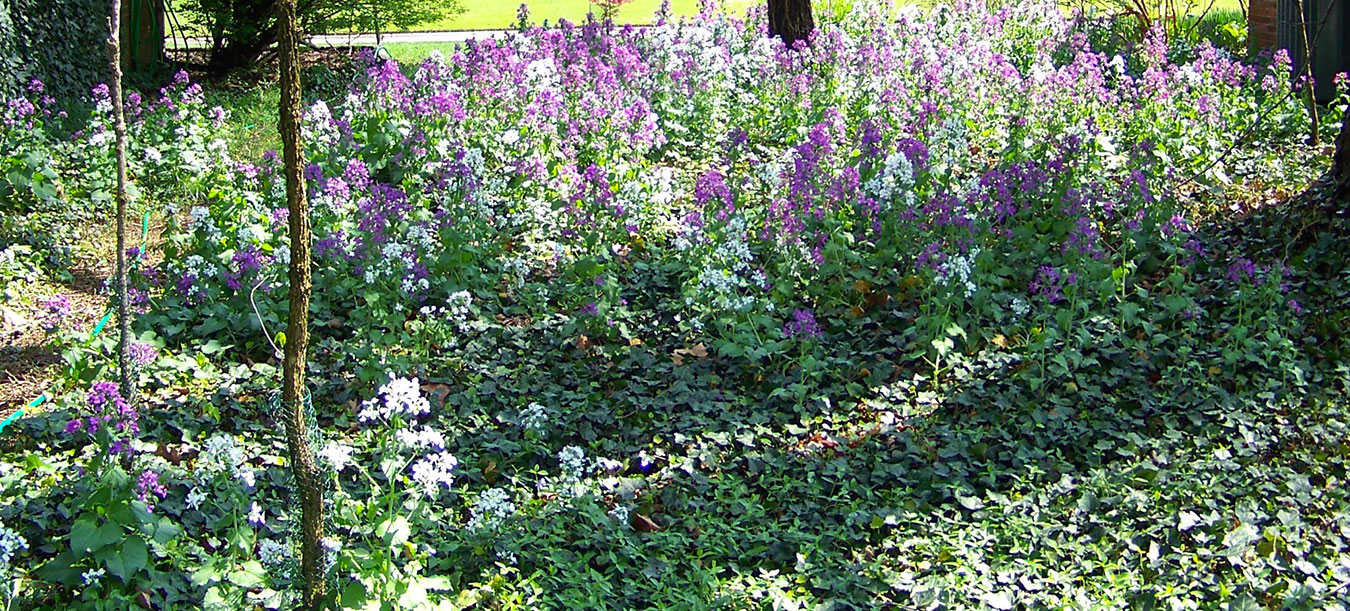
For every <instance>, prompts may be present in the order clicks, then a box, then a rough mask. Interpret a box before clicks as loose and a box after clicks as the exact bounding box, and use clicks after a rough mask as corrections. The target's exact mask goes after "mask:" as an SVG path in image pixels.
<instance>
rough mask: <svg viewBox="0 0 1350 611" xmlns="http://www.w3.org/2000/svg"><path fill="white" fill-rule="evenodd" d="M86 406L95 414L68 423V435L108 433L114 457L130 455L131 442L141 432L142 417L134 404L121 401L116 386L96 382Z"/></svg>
mask: <svg viewBox="0 0 1350 611" xmlns="http://www.w3.org/2000/svg"><path fill="white" fill-rule="evenodd" d="M85 405H86V406H87V407H88V408H89V411H90V412H92V414H91V415H89V416H87V417H83V418H75V419H72V420H71V421H69V422H67V423H66V429H65V430H66V434H67V435H71V434H75V433H79V432H84V433H88V434H89V435H96V434H98V432H99V431H107V432H108V434H109V435H110V436H111V437H112V440H113V441H112V445H111V446H110V447H109V451H110V452H111V453H113V454H123V453H125V454H130V453H131V440H132V438H134V437H135V436H136V435H137V434H138V433H140V431H141V428H140V423H139V417H140V415H139V412H137V411H136V407H135V406H134V405H132V404H131V402H129V401H127V400H126V399H124V398H122V395H121V393H120V392H119V391H118V390H117V384H114V383H112V382H107V381H103V382H95V383H94V385H93V386H91V387H90V388H89V392H88V393H86V394H85Z"/></svg>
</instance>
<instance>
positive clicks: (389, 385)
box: [356, 373, 431, 422]
mask: <svg viewBox="0 0 1350 611" xmlns="http://www.w3.org/2000/svg"><path fill="white" fill-rule="evenodd" d="M429 413H431V402H430V401H427V399H426V397H423V396H422V384H421V383H420V382H418V381H417V378H400V377H395V376H394V374H393V373H390V374H389V381H388V382H385V383H384V385H383V386H380V389H379V390H378V391H377V392H376V394H375V396H374V397H372V398H370V399H366V400H365V401H363V402H362V403H361V411H360V412H358V413H357V415H356V418H357V420H359V421H361V422H370V421H372V420H386V421H387V420H389V419H391V418H393V417H394V416H406V417H416V416H421V415H424V414H429Z"/></svg>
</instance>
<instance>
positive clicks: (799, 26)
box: [769, 0, 816, 48]
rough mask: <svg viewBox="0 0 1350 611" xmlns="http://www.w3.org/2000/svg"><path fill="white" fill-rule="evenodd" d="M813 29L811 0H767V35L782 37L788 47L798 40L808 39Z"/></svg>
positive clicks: (813, 20) (814, 27)
mask: <svg viewBox="0 0 1350 611" xmlns="http://www.w3.org/2000/svg"><path fill="white" fill-rule="evenodd" d="M815 29H816V23H815V19H814V18H813V17H812V16H811V0H769V35H770V36H777V37H779V38H782V39H783V44H785V45H787V46H788V47H789V48H791V47H792V43H794V42H797V41H798V40H808V38H809V37H810V36H811V31H812V30H815Z"/></svg>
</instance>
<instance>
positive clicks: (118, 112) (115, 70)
mask: <svg viewBox="0 0 1350 611" xmlns="http://www.w3.org/2000/svg"><path fill="white" fill-rule="evenodd" d="M111 4H112V15H111V17H110V18H109V19H108V21H109V23H108V69H109V71H110V72H112V75H111V76H112V78H110V79H109V81H110V82H109V83H108V95H109V96H111V97H112V100H111V101H112V114H113V134H114V135H115V137H116V139H117V140H116V145H115V150H116V157H117V189H116V193H115V198H116V200H117V281H116V291H117V295H116V296H115V297H114V298H115V299H116V300H117V330H118V334H117V382H118V386H119V391H120V392H121V393H122V396H123V397H125V398H126V400H127V401H135V400H136V395H135V393H134V392H132V391H133V388H132V384H131V370H130V365H131V359H130V358H129V357H130V355H131V352H130V350H131V344H130V342H129V341H128V338H129V337H130V336H131V320H130V319H129V318H127V203H128V202H127V199H128V198H127V121H126V113H125V112H124V111H123V108H122V49H121V44H120V41H119V33H120V32H121V31H122V23H121V21H122V3H121V1H120V0H112V2H111Z"/></svg>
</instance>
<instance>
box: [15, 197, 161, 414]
mask: <svg viewBox="0 0 1350 611" xmlns="http://www.w3.org/2000/svg"><path fill="white" fill-rule="evenodd" d="M149 239H150V213H149V212H146V213H145V216H144V217H142V218H141V247H140V249H139V250H137V251H136V260H135V261H132V262H131V269H135V268H136V264H137V263H140V261H141V257H144V256H145V245H146V243H147V242H148V241H149ZM128 271H130V270H128ZM112 315H113V306H112V304H111V303H110V304H108V311H107V313H105V314H104V315H103V318H101V319H99V321H98V324H96V325H94V330H93V331H90V332H89V340H90V341H93V339H94V338H95V337H98V334H99V333H100V332H101V331H103V327H104V326H105V325H107V324H108V321H109V320H110V319H112ZM49 399H51V397H49V396H48V395H47V393H46V391H43V393H42V394H40V395H38V396H37V397H36V398H35V399H33V400H32V401H29V402H28V405H26V406H25V407H21V408H19V409H17V410H15V411H14V413H12V414H10V415H9V417H8V418H5V419H4V421H3V422H0V433H3V432H4V431H5V428H6V427H8V426H9V425H10V424H11V423H13V422H14V421H15V420H18V419H19V418H22V417H23V411H24V409H33V408H35V407H38V406H39V405H42V404H43V403H46V402H47V401H48V400H49Z"/></svg>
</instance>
